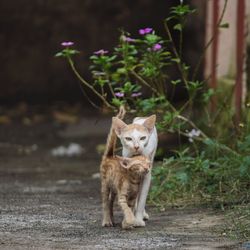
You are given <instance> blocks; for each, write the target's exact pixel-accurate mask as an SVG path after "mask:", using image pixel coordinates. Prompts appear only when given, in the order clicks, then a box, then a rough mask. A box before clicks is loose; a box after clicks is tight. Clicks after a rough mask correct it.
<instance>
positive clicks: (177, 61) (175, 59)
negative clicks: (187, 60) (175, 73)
mask: <svg viewBox="0 0 250 250" xmlns="http://www.w3.org/2000/svg"><path fill="white" fill-rule="evenodd" d="M171 61H173V62H176V63H177V64H179V63H180V62H181V60H180V58H172V59H171Z"/></svg>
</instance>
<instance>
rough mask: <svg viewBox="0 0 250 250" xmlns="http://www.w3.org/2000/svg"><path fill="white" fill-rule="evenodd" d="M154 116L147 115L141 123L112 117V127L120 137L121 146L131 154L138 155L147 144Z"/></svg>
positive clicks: (153, 124)
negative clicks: (127, 122) (129, 122)
mask: <svg viewBox="0 0 250 250" xmlns="http://www.w3.org/2000/svg"><path fill="white" fill-rule="evenodd" d="M155 120H156V116H155V115H151V116H149V117H147V118H146V119H145V120H144V122H143V124H134V123H132V124H128V125H127V124H126V123H125V122H123V121H122V120H121V119H119V118H117V117H113V127H114V130H115V133H116V135H117V136H118V137H119V138H120V140H121V143H122V146H123V147H124V148H125V149H127V150H129V151H130V152H131V153H132V154H133V155H140V154H142V152H143V149H144V148H145V147H146V146H147V144H148V140H149V137H150V135H151V133H152V132H153V129H154V126H155Z"/></svg>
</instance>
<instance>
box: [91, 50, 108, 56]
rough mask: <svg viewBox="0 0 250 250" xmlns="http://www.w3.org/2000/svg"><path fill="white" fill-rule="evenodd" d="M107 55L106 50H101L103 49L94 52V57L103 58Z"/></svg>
mask: <svg viewBox="0 0 250 250" xmlns="http://www.w3.org/2000/svg"><path fill="white" fill-rule="evenodd" d="M107 53H109V52H108V51H107V50H103V49H100V50H98V51H95V52H94V54H95V55H101V56H103V55H105V54H107Z"/></svg>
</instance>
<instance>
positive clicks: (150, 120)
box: [143, 115, 156, 133]
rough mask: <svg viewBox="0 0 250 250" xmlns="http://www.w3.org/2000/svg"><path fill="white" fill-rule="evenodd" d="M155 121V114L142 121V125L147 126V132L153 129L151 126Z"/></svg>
mask: <svg viewBox="0 0 250 250" xmlns="http://www.w3.org/2000/svg"><path fill="white" fill-rule="evenodd" d="M155 121H156V115H151V116H149V117H148V118H147V119H146V120H145V121H144V123H143V126H144V127H146V128H147V130H148V131H149V133H151V132H152V131H153V128H154V126H155Z"/></svg>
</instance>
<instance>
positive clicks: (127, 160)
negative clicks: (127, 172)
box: [115, 155, 131, 169]
mask: <svg viewBox="0 0 250 250" xmlns="http://www.w3.org/2000/svg"><path fill="white" fill-rule="evenodd" d="M115 157H116V158H117V159H118V160H119V162H120V165H121V167H123V168H125V169H129V167H130V161H131V159H130V158H127V157H121V156H118V155H116V156H115Z"/></svg>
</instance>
